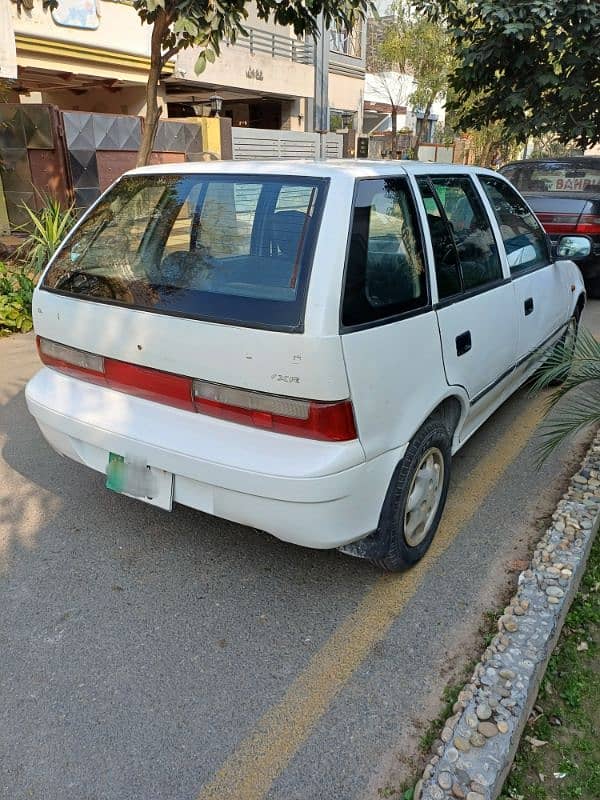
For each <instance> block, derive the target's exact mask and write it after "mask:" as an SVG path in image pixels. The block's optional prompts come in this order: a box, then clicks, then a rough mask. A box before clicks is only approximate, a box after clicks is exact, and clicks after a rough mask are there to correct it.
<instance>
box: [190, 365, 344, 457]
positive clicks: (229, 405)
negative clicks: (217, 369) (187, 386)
mask: <svg viewBox="0 0 600 800" xmlns="http://www.w3.org/2000/svg"><path fill="white" fill-rule="evenodd" d="M192 396H193V401H194V405H195V407H196V411H199V412H200V413H202V414H210V416H213V417H218V418H219V419H225V420H229V421H230V422H238V423H240V424H242V425H252V426H254V427H257V428H264V429H266V430H270V431H273V432H275V433H287V434H288V435H290V436H306V437H307V438H310V439H321V440H323V441H330V442H345V441H350V440H351V439H356V425H355V424H354V412H353V410H352V403H351V402H350V401H349V400H340V401H337V402H333V403H325V402H321V401H316V400H299V399H297V398H295V397H284V396H282V395H275V394H267V393H265V392H254V391H252V390H249V389H238V388H237V387H233V386H224V385H222V384H219V383H211V382H210V381H202V380H195V381H194V382H193V389H192Z"/></svg>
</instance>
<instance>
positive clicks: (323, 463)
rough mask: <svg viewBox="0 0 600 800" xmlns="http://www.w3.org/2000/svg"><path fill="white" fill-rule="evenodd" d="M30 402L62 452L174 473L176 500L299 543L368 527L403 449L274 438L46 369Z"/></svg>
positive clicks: (337, 541) (338, 540) (342, 540)
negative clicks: (367, 451) (124, 459)
mask: <svg viewBox="0 0 600 800" xmlns="http://www.w3.org/2000/svg"><path fill="white" fill-rule="evenodd" d="M26 399H27V405H28V408H29V410H30V412H31V414H32V415H33V416H34V417H35V419H36V421H37V423H38V425H39V427H40V429H41V431H42V433H43V434H44V436H45V438H46V439H47V440H48V442H49V443H50V444H51V445H52V447H54V449H55V450H57V451H58V452H59V453H61V454H63V455H65V456H68V457H69V458H72V459H73V460H75V461H78V462H80V463H82V464H85V465H86V466H88V467H91V468H92V469H95V470H97V471H98V472H102V473H103V472H105V471H106V466H107V463H108V453H109V452H115V453H120V454H122V455H126V456H129V457H135V458H137V459H144V460H145V461H146V463H147V464H149V465H151V466H154V467H158V468H160V469H163V470H167V471H168V472H171V473H173V475H174V500H175V502H178V503H181V504H183V505H187V506H190V507H192V508H196V509H199V510H201V511H204V512H207V513H209V514H214V515H215V516H218V517H223V518H225V519H229V520H232V521H234V522H238V523H241V524H243V525H250V526H252V527H255V528H259V529H261V530H265V531H267V532H269V533H272V534H273V535H274V536H276V537H278V538H280V539H283V540H285V541H289V542H294V543H295V544H300V545H304V546H307V547H316V548H331V547H338V546H340V545H343V544H348V543H349V542H352V541H355V540H356V539H359V538H361V537H362V536H364V535H365V534H367V533H370V532H371V531H373V530H374V529H375V528H376V527H377V524H378V519H379V513H380V510H381V506H382V504H383V499H384V497H385V493H386V491H387V487H388V484H389V481H390V479H391V476H392V473H393V471H394V469H395V467H396V465H397V463H398V461H399V460H400V459H401V458H402V456H403V455H404V451H405V448H400V449H396V450H393V451H390V452H388V453H385V454H383V455H381V456H379V457H378V458H376V459H373V460H371V461H365V457H364V452H363V450H362V447H361V445H360V443H359V442H358V441H353V442H342V443H330V442H317V441H313V440H308V439H301V438H297V437H291V436H284V435H281V434H273V433H270V432H268V431H261V430H256V429H253V428H246V427H244V426H239V425H235V424H233V423H228V422H223V421H221V420H217V419H212V418H210V417H205V416H203V415H201V414H192V413H190V412H186V411H179V410H178V409H175V408H170V407H167V406H163V405H160V404H157V403H153V402H149V401H147V400H142V399H139V398H136V397H131V396H129V395H125V394H122V393H120V392H115V391H112V390H110V389H106V388H103V387H100V386H94V385H92V384H87V383H84V382H83V381H79V380H77V379H75V378H70V377H68V376H66V375H61V374H59V373H57V372H54V371H52V370H49V369H42V370H41V371H40V372H38V374H37V375H35V376H34V377H33V378H32V379H31V381H30V382H29V384H28V385H27V389H26Z"/></svg>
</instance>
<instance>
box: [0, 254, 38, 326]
mask: <svg viewBox="0 0 600 800" xmlns="http://www.w3.org/2000/svg"><path fill="white" fill-rule="evenodd" d="M34 288H35V284H34V282H33V281H32V279H31V278H30V277H29V275H27V273H26V272H25V271H24V270H20V271H10V270H9V269H8V267H7V266H6V264H3V263H2V262H0V336H7V335H8V334H9V333H15V332H20V333H27V331H30V330H31V329H32V327H33V321H32V319H31V299H32V297H33V290H34Z"/></svg>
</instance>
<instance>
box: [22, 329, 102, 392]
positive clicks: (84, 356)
mask: <svg viewBox="0 0 600 800" xmlns="http://www.w3.org/2000/svg"><path fill="white" fill-rule="evenodd" d="M36 343H37V349H38V354H39V356H40V359H41V360H42V363H44V364H46V366H48V367H53V368H54V369H56V370H58V371H59V372H65V373H67V375H74V376H75V377H77V378H85V379H86V380H88V381H92V382H93V383H106V375H105V372H104V357H103V356H98V355H96V354H95V353H88V352H86V351H85V350H78V349H77V348H75V347H67V345H64V344H59V343H58V342H53V341H51V340H50V339H43V338H42V337H41V336H38V337H37V339H36Z"/></svg>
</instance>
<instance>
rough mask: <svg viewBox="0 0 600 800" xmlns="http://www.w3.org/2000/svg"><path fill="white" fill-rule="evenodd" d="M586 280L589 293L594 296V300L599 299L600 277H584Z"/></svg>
mask: <svg viewBox="0 0 600 800" xmlns="http://www.w3.org/2000/svg"><path fill="white" fill-rule="evenodd" d="M584 281H585V288H586V289H587V293H588V295H589V296H590V297H593V298H594V300H598V298H600V277H598V278H584Z"/></svg>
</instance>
